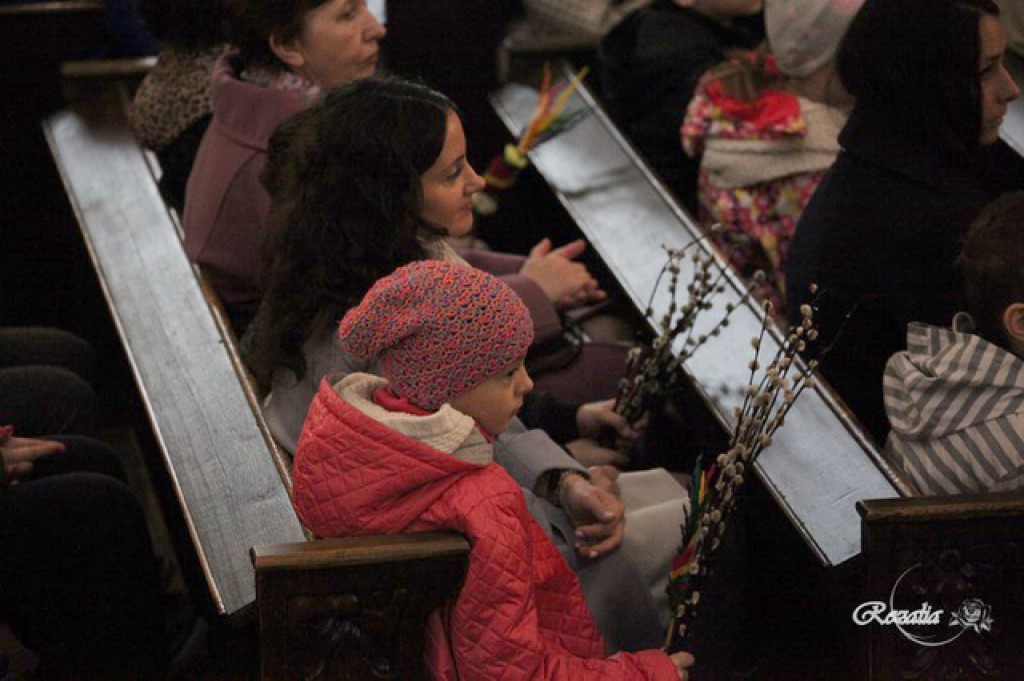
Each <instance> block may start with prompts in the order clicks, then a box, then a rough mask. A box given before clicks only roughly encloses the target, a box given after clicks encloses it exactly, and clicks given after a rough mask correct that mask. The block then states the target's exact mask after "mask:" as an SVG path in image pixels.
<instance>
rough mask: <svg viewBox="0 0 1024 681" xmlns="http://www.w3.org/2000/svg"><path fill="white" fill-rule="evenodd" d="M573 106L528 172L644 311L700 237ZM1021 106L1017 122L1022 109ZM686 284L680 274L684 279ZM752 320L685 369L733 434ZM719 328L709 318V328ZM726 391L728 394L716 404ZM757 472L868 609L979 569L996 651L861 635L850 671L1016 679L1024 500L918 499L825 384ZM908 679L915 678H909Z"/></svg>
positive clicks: (595, 122) (527, 100) (517, 118)
mask: <svg viewBox="0 0 1024 681" xmlns="http://www.w3.org/2000/svg"><path fill="white" fill-rule="evenodd" d="M1018 65H1020V66H1021V67H1022V68H1020V69H1019V70H1018V71H1016V72H1018V73H1020V74H1024V60H1021V61H1019V62H1018ZM565 72H566V73H568V70H567V69H565ZM535 97H536V94H535V93H534V92H533V91H531V90H529V89H527V88H524V87H523V86H521V85H517V84H508V85H506V86H504V87H503V88H502V89H500V90H498V91H497V92H495V93H494V94H493V95H492V99H491V101H492V105H493V106H494V109H495V111H496V112H497V113H498V115H499V117H501V118H502V119H503V120H504V122H505V123H506V126H507V127H508V128H509V130H510V132H511V133H512V134H513V135H516V134H518V133H519V131H520V130H521V129H522V127H523V125H524V123H525V121H526V120H527V119H528V117H529V115H530V113H531V111H532V109H533V106H534V102H535ZM1018 103H1019V102H1018ZM570 107H573V108H579V107H587V108H589V109H591V110H592V115H591V116H590V117H589V118H588V119H587V120H585V121H584V122H583V123H581V124H580V125H579V126H578V127H577V128H575V129H574V130H572V131H571V132H569V133H567V134H565V135H563V136H561V137H558V138H555V139H554V140H552V141H550V142H548V143H546V144H545V145H543V146H541V147H540V148H538V149H537V150H536V151H535V152H534V153H532V154H531V161H532V162H533V164H534V165H535V166H536V167H537V169H538V170H539V172H540V173H541V175H542V176H543V177H544V178H545V180H546V181H547V182H548V184H549V185H550V186H551V189H552V191H553V192H554V193H555V195H556V196H557V197H558V199H559V201H560V202H561V203H562V205H563V206H564V207H565V209H566V210H567V212H568V213H569V214H570V216H571V217H572V218H573V219H574V220H575V221H576V223H577V225H578V226H579V228H580V230H581V231H582V232H583V234H584V235H585V236H586V237H587V239H588V240H589V241H590V243H591V244H593V246H594V248H595V249H596V250H597V252H598V253H599V254H600V256H601V257H602V259H603V260H604V262H605V264H606V265H607V266H608V267H609V269H610V270H611V271H612V273H613V274H614V275H615V276H616V278H617V280H618V282H619V284H621V286H622V288H623V289H624V290H625V291H626V293H627V295H628V296H629V297H630V298H631V300H632V302H633V303H634V304H635V305H636V307H637V309H638V310H642V309H644V307H646V305H647V301H648V298H649V296H650V295H651V292H652V290H653V289H654V286H655V281H654V279H655V277H656V275H657V269H658V267H659V266H660V264H661V263H663V262H664V260H665V257H664V254H663V251H662V246H669V247H672V248H679V247H681V246H683V245H685V244H687V243H689V242H690V241H691V240H693V239H695V238H697V237H698V236H699V235H700V233H701V229H700V227H699V226H698V225H697V224H696V222H695V221H694V220H693V219H692V218H691V217H690V216H689V215H688V214H687V213H686V211H685V210H684V209H683V208H681V207H680V205H679V204H678V202H677V201H676V200H675V199H674V197H673V196H672V195H671V194H670V193H669V192H668V191H667V190H666V189H665V188H664V187H663V186H662V185H661V183H660V182H659V181H658V179H657V178H656V176H655V175H654V174H653V173H652V172H651V171H650V170H649V169H648V168H647V166H646V164H645V163H644V161H643V160H642V159H641V158H640V157H639V156H638V154H637V153H636V152H635V151H634V150H633V148H632V147H631V146H630V144H629V143H628V142H627V141H626V140H625V139H624V138H623V137H622V135H621V134H620V133H619V132H618V131H617V130H616V128H615V126H614V125H613V124H612V123H611V122H610V120H609V119H608V117H607V116H606V115H605V113H604V112H603V111H602V109H601V107H600V105H599V104H598V103H597V102H596V101H595V99H594V97H593V96H592V94H591V93H590V92H589V91H588V90H587V88H586V87H583V88H581V89H580V91H579V92H578V93H577V94H576V95H575V96H574V98H573V101H572V102H571V103H570ZM1018 109H1019V111H1018V112H1017V113H1020V112H1024V109H1021V108H1020V107H1018ZM1022 115H1024V114H1022ZM1015 126H1016V127H1015ZM1018 127H1021V122H1020V121H1018V120H1016V118H1014V117H1013V116H1008V120H1007V125H1004V130H1003V132H1004V136H1007V135H1009V136H1011V137H1013V138H1014V139H1015V140H1016V141H1017V142H1018V143H1020V146H1019V147H1018V149H1019V150H1021V151H1024V133H1021V132H1020V131H1019V130H1017V128H1018ZM1021 129H1022V130H1024V128H1021ZM1018 133H1019V134H1018ZM1017 138H1019V139H1017ZM686 276H687V275H686V273H685V272H684V274H683V275H682V278H683V280H686ZM741 291H742V285H741V284H740V283H739V282H738V281H736V280H735V278H733V279H732V280H731V281H730V286H728V287H727V290H726V291H725V293H724V294H722V295H721V296H720V297H719V299H717V300H716V301H715V306H716V307H719V306H724V305H725V304H727V303H733V304H737V303H738V302H739V297H740V292H741ZM667 304H668V301H667V296H666V294H665V292H664V291H661V292H659V295H658V296H657V297H656V298H655V302H654V310H655V313H656V315H657V314H659V313H660V310H663V309H664V307H665V306H666V305H667ZM719 309H721V308H720V307H719ZM762 315H763V312H762V311H761V309H760V308H759V307H757V306H755V305H750V304H746V305H743V306H742V307H741V308H740V309H739V310H738V314H734V315H733V316H732V317H731V318H730V324H729V326H728V327H727V328H726V329H725V330H723V336H722V337H720V338H718V339H716V340H715V342H714V343H712V344H710V345H709V346H706V347H705V348H703V349H702V350H701V351H700V352H698V353H697V354H696V355H695V356H694V357H693V359H692V361H691V362H690V363H689V364H688V365H687V367H686V369H687V371H688V372H689V374H690V375H691V376H692V378H693V381H694V384H695V385H696V386H697V387H698V389H699V390H700V392H701V393H702V395H703V396H704V398H705V400H706V403H707V405H708V407H709V408H710V409H711V410H712V411H713V413H715V414H716V415H717V417H718V419H719V420H720V422H721V423H722V425H723V426H724V427H730V426H731V424H732V415H731V408H732V406H733V404H735V399H736V398H735V397H734V396H735V395H737V394H738V391H737V390H736V387H737V386H743V385H745V383H746V380H747V377H746V374H747V371H746V368H745V361H737V359H736V358H737V357H739V358H745V357H748V356H749V354H750V349H749V348H750V345H749V339H750V338H751V337H752V336H755V335H757V330H758V329H760V326H761V317H762ZM717 317H718V315H716V314H715V313H714V312H713V311H712V312H710V313H709V314H708V318H707V321H709V322H710V321H711V320H712V319H716V318H717ZM769 356H770V354H769ZM723 387H726V388H729V389H728V390H727V391H725V392H724V394H723V391H722V388H723ZM731 396H732V397H731ZM756 471H757V474H758V476H759V478H760V479H761V481H762V482H763V483H764V485H765V487H766V488H767V489H768V491H769V492H770V493H771V494H772V496H773V497H774V499H775V501H776V503H777V504H778V505H779V506H780V508H781V509H782V510H783V512H784V514H785V515H786V516H787V517H788V518H789V520H790V521H791V523H792V525H793V527H794V528H795V529H796V531H797V532H798V533H799V534H800V536H802V537H803V539H804V540H805V542H806V544H807V546H808V547H809V549H810V550H811V552H812V553H813V554H814V555H815V556H817V557H818V559H819V560H820V561H821V563H822V565H824V566H826V567H827V568H833V567H838V566H840V565H843V566H844V569H848V566H851V565H852V566H853V569H854V570H859V571H862V572H863V574H862V575H861V577H863V578H864V581H863V591H864V593H863V599H864V600H884V599H885V597H886V596H887V594H889V592H890V591H891V590H892V589H893V585H894V584H895V582H896V580H897V579H898V578H899V577H900V575H902V574H903V573H904V572H906V571H907V570H908V569H910V568H912V567H913V566H915V565H916V564H918V563H923V564H925V565H931V564H934V565H941V566H943V567H944V568H946V570H947V573H946V574H945V577H947V578H948V577H949V576H950V574H952V573H955V572H957V571H958V570H959V571H962V572H963V573H964V574H965V575H972V574H974V575H977V574H979V572H978V570H979V569H982V570H983V571H984V570H987V572H986V573H985V577H984V579H981V578H979V579H978V580H977V583H972V584H970V585H969V586H965V587H964V588H965V589H970V590H971V593H972V594H974V595H976V596H977V597H979V598H981V599H982V600H984V601H985V602H987V603H989V604H994V605H993V608H994V610H993V615H994V617H995V618H996V620H997V621H999V619H1000V618H1002V621H1003V626H1004V627H1005V629H1004V630H1003V631H1002V632H1001V633H1000V635H999V636H998V638H997V639H996V640H995V641H994V642H993V641H991V640H989V639H988V638H985V639H981V638H980V637H976V638H971V637H965V639H964V642H963V643H964V646H965V647H962V648H955V649H953V648H951V649H946V650H944V652H943V654H942V655H934V654H930V653H928V651H929V650H932V649H930V648H928V647H926V646H917V645H914V644H911V645H910V647H909V648H908V647H907V646H902V645H899V643H900V641H901V640H902V639H899V638H898V637H897V635H896V634H895V633H894V632H893V630H892V628H891V627H890V628H889V629H888V630H879V629H877V628H876V629H869V635H868V636H867V637H865V640H866V641H867V643H868V645H867V646H866V647H865V650H864V656H863V660H860V661H858V665H859V667H860V668H862V669H863V670H865V672H866V674H867V676H869V678H871V679H891V678H897V673H898V672H905V673H906V675H904V676H899V677H898V678H922V679H923V678H956V677H955V676H948V677H945V676H942V673H945V672H950V673H951V672H952V670H955V669H957V668H961V667H962V668H968V669H970V670H972V671H971V673H970V675H967V676H964V677H963V678H981V676H982V671H981V667H982V666H984V665H985V664H990V665H991V669H987V670H986V674H988V673H991V672H993V670H995V671H997V672H998V673H1001V674H1002V677H1001V678H1007V679H1008V678H1024V673H1022V671H1021V670H1022V660H1024V656H1022V655H1021V654H1020V651H1019V650H1018V648H1019V640H1020V635H1021V634H1022V633H1024V595H1022V591H1024V564H1022V555H1021V554H1022V550H1024V549H1022V542H1021V540H1022V539H1024V494H1020V493H1016V494H999V495H982V496H956V497H941V498H940V497H932V498H915V497H914V491H913V489H912V487H911V486H909V485H908V484H906V483H905V482H904V481H902V480H901V478H900V476H899V474H898V473H897V472H896V471H895V470H893V469H892V467H891V466H890V465H889V464H888V463H887V461H886V460H885V459H884V458H883V457H882V456H881V455H880V452H879V451H878V450H877V448H876V447H875V446H874V445H873V444H872V442H871V441H870V439H869V438H868V437H867V436H866V435H865V434H864V433H863V432H862V431H861V429H860V427H859V426H858V424H857V423H856V420H855V419H854V418H852V417H851V416H850V414H849V413H848V411H847V410H846V409H845V407H844V405H843V404H842V402H841V401H840V400H839V399H838V398H836V397H835V396H834V395H833V394H832V392H831V390H830V388H829V386H828V385H827V384H826V383H820V384H819V386H818V387H817V389H816V390H815V391H814V392H813V393H805V394H804V395H803V396H802V397H801V398H800V402H798V403H797V408H795V409H794V410H793V412H791V414H790V415H789V417H787V420H786V425H785V427H784V428H782V429H781V430H780V431H779V432H778V433H777V434H776V437H775V438H774V444H773V445H772V446H771V448H770V449H769V450H767V451H766V452H765V453H764V455H763V456H762V457H761V459H760V461H759V462H758V464H757V466H756ZM858 556H860V558H857V557H858ZM855 558H856V560H854V559H855ZM941 584H946V585H947V586H948V584H949V582H948V581H947V582H942V581H941V580H935V581H933V582H932V583H931V584H930V585H929V586H930V588H932V589H933V591H932V592H928V593H931V594H932V595H936V594H935V591H934V590H936V589H939V588H940V585H941ZM936 597H937V596H936ZM935 602H938V600H936V601H935ZM851 614H852V613H851ZM847 621H849V620H847ZM903 642H906V641H903ZM968 644H970V645H973V646H974V647H966V646H967V645H968ZM932 658H935V659H937V660H938V662H936V661H935V660H933V659H932ZM922 660H924V661H922ZM926 663H927V664H932V667H930V668H929V669H928V671H927V673H926V674H925V675H921V672H920V670H921V668H922V666H921V665H922V664H926ZM841 666H842V665H840V667H841ZM840 667H837V674H838V669H839V668H840ZM915 671H916V672H918V675H917V676H913V674H912V672H915Z"/></svg>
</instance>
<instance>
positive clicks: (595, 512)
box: [559, 475, 626, 558]
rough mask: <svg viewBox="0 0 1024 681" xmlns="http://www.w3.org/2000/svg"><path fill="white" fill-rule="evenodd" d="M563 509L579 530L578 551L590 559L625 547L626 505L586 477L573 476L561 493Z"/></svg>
mask: <svg viewBox="0 0 1024 681" xmlns="http://www.w3.org/2000/svg"><path fill="white" fill-rule="evenodd" d="M559 499H560V501H561V504H562V508H564V509H565V511H566V513H568V514H569V518H570V520H572V524H573V525H574V526H575V527H576V539H577V542H576V551H578V552H579V553H580V554H582V555H584V556H586V557H587V558H598V557H600V556H602V555H604V554H606V553H611V552H612V551H614V550H615V549H617V548H619V546H620V545H621V544H622V536H623V533H624V531H625V526H626V514H625V507H624V506H623V505H622V501H621V500H620V499H619V498H618V497H616V496H614V495H613V494H610V493H609V492H607V491H605V490H603V489H600V488H598V487H595V486H594V485H592V484H591V483H590V481H589V480H587V479H586V478H584V477H583V476H582V475H570V476H567V477H566V478H565V480H564V481H563V482H562V488H561V490H559Z"/></svg>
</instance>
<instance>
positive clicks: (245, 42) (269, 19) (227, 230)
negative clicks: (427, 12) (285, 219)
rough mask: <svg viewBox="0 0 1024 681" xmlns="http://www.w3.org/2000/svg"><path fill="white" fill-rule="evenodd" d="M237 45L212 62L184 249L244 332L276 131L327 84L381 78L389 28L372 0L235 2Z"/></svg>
mask: <svg viewBox="0 0 1024 681" xmlns="http://www.w3.org/2000/svg"><path fill="white" fill-rule="evenodd" d="M227 10H228V11H227V21H226V28H227V32H228V40H229V42H230V43H231V45H232V46H233V47H232V49H231V50H229V51H228V52H226V53H225V54H224V55H223V56H222V57H221V58H220V59H219V60H218V61H217V63H216V64H215V66H214V69H213V90H212V99H213V119H212V121H211V123H210V127H209V128H208V129H207V131H206V134H205V135H204V136H203V141H202V143H201V144H200V146H199V152H198V154H197V155H196V160H195V163H194V165H193V167H192V172H191V174H190V175H189V180H188V185H187V188H186V193H185V214H184V217H183V219H182V222H183V226H184V229H185V250H186V252H187V253H188V256H189V259H191V260H192V261H193V262H196V263H198V264H199V265H200V266H201V267H202V268H203V271H204V272H205V273H206V274H207V276H208V277H209V278H210V280H211V282H212V284H213V286H214V289H216V291H217V294H218V295H219V296H220V298H221V300H222V301H223V303H224V305H225V307H226V308H227V310H228V313H229V315H230V317H231V320H232V323H233V325H234V326H235V329H236V330H237V331H239V332H241V330H242V329H244V327H245V326H246V324H248V321H249V320H250V319H251V318H252V316H253V315H254V314H255V313H256V309H257V308H258V307H259V302H260V298H261V297H262V296H263V289H264V286H263V281H262V277H261V274H260V272H261V266H260V244H261V243H262V241H263V239H264V237H265V236H266V232H267V213H268V211H269V209H270V197H269V196H267V192H266V190H265V189H264V188H263V186H262V185H261V184H260V181H259V176H260V172H262V170H263V166H264V164H265V162H266V158H267V144H268V142H269V140H270V136H271V135H272V134H273V133H274V131H275V130H276V129H277V126H278V125H280V124H281V122H282V121H284V120H286V119H287V118H288V117H290V116H291V115H292V114H294V113H297V112H299V111H302V110H303V109H306V108H307V107H309V105H311V104H312V103H313V102H315V101H316V99H317V98H318V97H319V95H320V92H321V90H324V89H329V88H333V87H336V86H338V85H341V84H343V83H347V82H349V81H352V80H355V79H357V78H365V77H367V76H372V75H373V74H374V72H375V71H376V68H377V58H378V53H379V52H380V45H379V43H380V40H381V38H383V37H384V34H385V33H386V31H385V29H384V27H383V26H381V24H380V23H379V22H378V21H377V19H376V18H375V17H374V16H373V14H371V13H370V11H369V10H368V9H367V7H366V4H365V2H364V1H363V0H302V1H296V0H246V1H245V2H228V3H227Z"/></svg>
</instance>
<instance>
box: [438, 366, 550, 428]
mask: <svg viewBox="0 0 1024 681" xmlns="http://www.w3.org/2000/svg"><path fill="white" fill-rule="evenodd" d="M531 390H533V381H532V380H530V375H529V374H528V373H526V367H525V366H524V365H523V360H522V359H519V360H516V361H515V362H513V363H512V364H510V365H508V366H507V367H505V368H504V369H502V370H501V372H499V373H497V374H495V375H494V376H491V377H490V378H488V379H487V380H486V381H484V382H483V383H481V384H479V385H477V386H476V387H474V388H472V389H470V390H467V391H466V392H464V393H462V394H461V395H459V396H458V397H456V398H455V399H454V400H452V402H451V405H452V406H453V407H455V408H456V409H458V410H459V411H461V412H462V413H463V414H466V415H467V416H472V417H473V418H474V419H476V420H477V422H478V423H479V424H480V425H481V426H483V428H484V430H486V431H487V432H488V433H490V434H491V435H500V434H501V433H504V432H505V431H506V430H507V429H508V425H509V423H511V422H512V419H513V418H515V415H516V414H518V413H519V409H520V407H522V406H523V397H525V396H526V393H528V392H530V391H531Z"/></svg>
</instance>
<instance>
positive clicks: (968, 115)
mask: <svg viewBox="0 0 1024 681" xmlns="http://www.w3.org/2000/svg"><path fill="white" fill-rule="evenodd" d="M998 13H999V10H998V9H997V7H996V6H995V4H994V3H993V2H992V1H991V0H872V1H870V2H867V3H865V4H864V7H863V8H862V9H861V10H860V12H859V13H858V15H857V16H856V17H855V18H854V20H853V22H852V23H851V25H850V28H849V31H848V32H847V34H846V36H845V38H844V40H843V42H842V43H841V45H840V48H839V53H838V72H839V77H840V79H841V80H842V83H843V85H844V86H845V87H846V89H847V90H848V91H849V92H850V94H851V95H853V96H854V98H855V99H856V104H855V105H854V108H853V111H852V113H851V114H850V118H849V121H848V122H847V124H846V126H845V127H844V128H843V130H842V132H841V133H840V136H839V144H840V146H841V147H842V151H841V152H840V154H839V157H838V158H837V160H836V162H835V164H834V165H833V166H832V168H831V169H830V171H829V172H828V174H826V176H825V178H824V180H823V181H822V183H821V185H820V186H819V187H818V189H817V191H816V192H815V194H814V197H813V198H812V199H811V201H810V203H809V204H808V206H807V208H806V210H805V211H804V213H803V216H802V217H801V219H800V222H799V223H798V225H797V228H796V235H795V237H794V240H793V242H792V244H791V247H790V252H789V259H790V265H789V270H788V278H787V284H786V289H787V292H788V294H789V296H790V298H789V314H790V315H791V317H792V318H797V317H795V316H794V315H797V314H798V308H799V306H800V305H801V304H802V303H804V302H805V301H806V300H807V298H808V296H809V295H810V293H809V292H808V288H809V286H810V284H812V283H816V284H817V285H818V288H819V290H820V291H821V293H820V298H819V307H820V313H819V314H816V315H815V317H816V321H817V325H818V328H819V331H820V333H821V336H822V339H823V342H822V343H820V344H819V345H820V346H821V347H827V346H828V344H829V343H831V342H832V339H833V338H834V337H835V336H836V333H837V331H838V330H839V329H840V328H842V329H843V330H842V333H841V335H840V336H839V337H838V340H836V341H835V344H834V345H833V346H832V350H831V351H830V353H829V354H828V355H827V356H825V357H824V358H823V359H822V365H821V368H822V371H823V373H824V374H825V377H826V378H827V379H828V380H829V382H830V383H832V385H833V387H835V389H836V390H837V392H838V393H839V394H840V395H841V396H842V397H843V399H844V400H845V401H846V402H847V404H848V405H849V406H850V407H851V409H852V410H853V412H854V413H855V414H856V415H857V416H858V417H859V418H860V419H861V421H862V422H863V423H864V425H865V426H866V427H867V428H868V430H869V431H870V432H871V433H872V434H873V435H874V436H875V437H876V438H877V439H878V440H879V441H882V440H883V439H884V437H885V433H886V432H887V431H888V429H889V424H888V421H887V419H886V416H885V411H884V408H883V404H882V373H883V369H884V367H885V362H886V360H887V359H888V358H889V356H890V355H892V354H893V353H895V352H898V351H900V350H902V349H903V348H904V346H905V341H906V330H907V324H908V323H909V322H911V321H918V322H925V323H929V324H939V325H946V324H949V322H950V320H951V319H952V318H953V315H954V314H955V313H956V312H957V311H958V310H960V309H962V306H963V296H962V294H961V291H962V286H961V283H960V278H959V276H958V275H957V273H956V272H955V270H954V267H953V261H954V260H955V258H956V256H957V253H958V252H959V249H960V243H961V239H962V238H963V234H964V232H965V231H966V229H967V226H968V225H969V224H970V223H971V220H973V218H974V216H975V215H976V214H977V212H978V211H979V210H980V208H981V207H982V206H983V205H985V204H986V203H988V202H989V201H991V200H992V199H993V198H995V197H996V196H998V195H1000V194H1001V193H1003V192H1005V191H1007V190H1008V189H1011V188H1015V187H1020V186H1021V185H1022V183H1024V161H1022V160H1021V158H1020V157H1019V156H1017V154H1015V153H1014V152H1013V151H1012V150H1011V149H1010V148H1009V147H1008V146H1007V145H1006V144H1004V143H1003V142H1001V141H1000V140H999V125H1000V123H1001V121H1002V118H1003V115H1004V114H1005V113H1006V108H1007V104H1008V103H1009V102H1010V101H1011V100H1013V99H1015V98H1016V97H1017V96H1018V95H1019V94H1020V90H1019V89H1018V88H1017V85H1016V84H1014V82H1013V80H1012V79H1011V78H1010V75H1009V74H1008V73H1007V72H1006V69H1005V68H1004V66H1003V54H1004V52H1005V50H1006V35H1005V32H1004V30H1003V28H1002V26H1001V25H1000V23H999V20H998V18H997V17H998ZM848 315H849V316H848ZM847 316H848V319H847Z"/></svg>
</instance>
